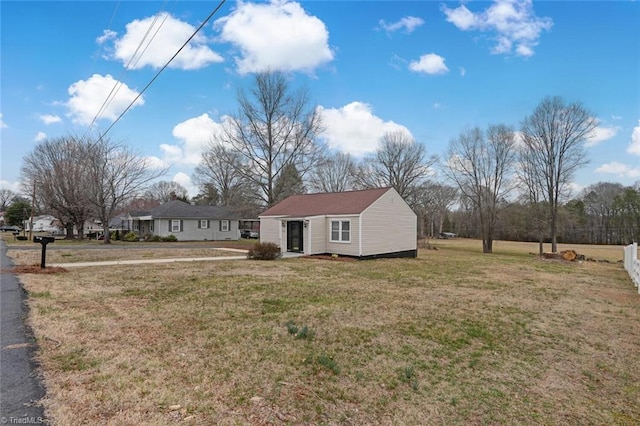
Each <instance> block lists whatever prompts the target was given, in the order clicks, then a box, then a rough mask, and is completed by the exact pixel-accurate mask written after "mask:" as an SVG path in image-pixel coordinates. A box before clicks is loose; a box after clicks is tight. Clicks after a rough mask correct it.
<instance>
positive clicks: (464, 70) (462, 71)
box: [459, 67, 467, 77]
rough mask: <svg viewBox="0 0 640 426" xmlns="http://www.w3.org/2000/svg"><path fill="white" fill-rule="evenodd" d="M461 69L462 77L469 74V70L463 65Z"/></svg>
mask: <svg viewBox="0 0 640 426" xmlns="http://www.w3.org/2000/svg"><path fill="white" fill-rule="evenodd" d="M459 69H460V77H464V76H465V75H467V70H466V69H464V68H463V67H459Z"/></svg>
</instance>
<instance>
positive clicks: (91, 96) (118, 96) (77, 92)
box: [66, 74, 144, 125]
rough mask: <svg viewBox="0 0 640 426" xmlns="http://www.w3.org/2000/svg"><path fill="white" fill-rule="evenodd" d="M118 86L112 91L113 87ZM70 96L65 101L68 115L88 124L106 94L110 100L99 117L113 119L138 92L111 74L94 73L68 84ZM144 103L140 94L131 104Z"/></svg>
mask: <svg viewBox="0 0 640 426" xmlns="http://www.w3.org/2000/svg"><path fill="white" fill-rule="evenodd" d="M116 86H117V87H118V88H117V89H116V91H114V92H113V93H112V90H113V88H114V87H116ZM68 92H69V95H70V96H71V97H70V98H69V100H68V101H67V103H66V106H67V108H68V109H69V114H68V115H69V117H71V119H72V120H73V121H74V122H75V123H79V124H82V125H88V124H90V123H91V122H92V121H93V118H94V117H95V116H96V114H97V113H98V111H100V108H101V107H102V105H103V104H104V101H105V99H107V97H108V96H110V95H111V96H112V98H111V102H109V103H108V104H107V105H106V107H105V108H104V109H103V110H102V112H101V113H100V117H99V119H106V120H115V119H116V118H118V115H120V114H121V113H122V111H124V110H125V108H127V107H128V106H129V104H130V103H131V102H133V100H134V99H135V98H136V96H138V92H136V91H135V90H132V89H130V88H129V87H128V86H127V85H126V84H124V83H122V82H119V81H118V80H115V79H114V78H113V77H111V75H109V74H107V75H106V76H102V75H99V74H94V75H93V76H91V77H90V78H89V79H88V80H79V81H76V82H75V83H73V84H72V85H71V86H69V89H68ZM138 105H144V98H143V97H142V96H141V97H140V98H138V100H137V101H136V102H135V104H134V105H133V106H134V107H135V106H138Z"/></svg>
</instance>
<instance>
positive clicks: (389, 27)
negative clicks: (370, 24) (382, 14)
mask: <svg viewBox="0 0 640 426" xmlns="http://www.w3.org/2000/svg"><path fill="white" fill-rule="evenodd" d="M378 24H379V25H380V28H382V29H383V30H385V31H386V32H388V33H391V32H394V31H398V30H402V29H404V32H406V33H407V34H409V33H412V32H413V31H414V30H415V29H416V28H418V27H419V26H421V25H423V24H424V19H422V18H417V17H415V16H405V17H404V18H402V19H400V20H399V21H397V22H392V23H389V24H387V23H386V22H385V21H384V20H383V19H381V20H380V21H379V22H378Z"/></svg>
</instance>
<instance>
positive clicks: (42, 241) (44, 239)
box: [33, 236, 56, 245]
mask: <svg viewBox="0 0 640 426" xmlns="http://www.w3.org/2000/svg"><path fill="white" fill-rule="evenodd" d="M55 240H56V239H55V238H53V237H38V236H36V237H33V242H34V243H40V244H44V245H46V244H49V243H53V242H54V241H55Z"/></svg>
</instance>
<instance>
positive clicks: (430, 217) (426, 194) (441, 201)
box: [416, 181, 458, 237]
mask: <svg viewBox="0 0 640 426" xmlns="http://www.w3.org/2000/svg"><path fill="white" fill-rule="evenodd" d="M421 189H422V190H421V191H420V195H419V199H418V200H416V204H417V205H418V206H420V214H419V216H420V217H421V219H422V222H423V223H421V224H420V225H421V226H422V227H423V232H421V233H424V232H425V231H424V225H425V224H426V225H427V229H426V235H429V236H431V237H433V236H436V235H440V233H442V224H443V222H444V219H445V217H446V215H447V212H448V211H449V208H450V207H451V206H452V205H453V203H454V202H455V201H456V200H457V199H458V188H456V187H454V186H450V185H445V184H442V183H439V182H433V181H427V182H426V183H425V184H424V185H422V188H421ZM424 222H426V223H424Z"/></svg>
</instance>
